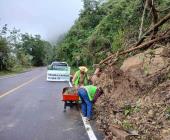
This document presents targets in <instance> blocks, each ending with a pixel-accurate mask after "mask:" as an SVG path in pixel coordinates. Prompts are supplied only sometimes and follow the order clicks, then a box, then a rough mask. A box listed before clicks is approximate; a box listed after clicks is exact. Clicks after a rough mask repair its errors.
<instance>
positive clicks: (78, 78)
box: [72, 66, 88, 87]
mask: <svg viewBox="0 0 170 140" xmlns="http://www.w3.org/2000/svg"><path fill="white" fill-rule="evenodd" d="M87 71H88V69H87V68H86V67H85V66H80V67H79V70H78V71H77V72H76V73H75V74H74V76H73V79H72V83H73V85H74V86H75V87H80V86H86V85H88V75H87Z"/></svg>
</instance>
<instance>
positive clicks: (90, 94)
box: [78, 85, 103, 121]
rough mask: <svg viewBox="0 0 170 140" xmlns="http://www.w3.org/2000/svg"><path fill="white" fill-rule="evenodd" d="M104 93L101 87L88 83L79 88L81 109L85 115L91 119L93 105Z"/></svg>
mask: <svg viewBox="0 0 170 140" xmlns="http://www.w3.org/2000/svg"><path fill="white" fill-rule="evenodd" d="M102 94H103V90H102V88H101V87H96V86H93V85H88V86H84V87H80V88H79V89H78V95H79V97H80V98H81V110H82V114H83V116H84V117H86V118H87V120H88V121H89V120H90V119H91V117H92V106H93V104H94V103H95V102H96V101H97V99H98V97H100V96H101V95H102Z"/></svg>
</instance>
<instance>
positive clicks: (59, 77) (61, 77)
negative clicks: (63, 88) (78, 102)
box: [47, 62, 70, 81]
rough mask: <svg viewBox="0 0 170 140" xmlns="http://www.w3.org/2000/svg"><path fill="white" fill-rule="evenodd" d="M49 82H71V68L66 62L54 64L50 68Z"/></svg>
mask: <svg viewBox="0 0 170 140" xmlns="http://www.w3.org/2000/svg"><path fill="white" fill-rule="evenodd" d="M47 81H70V67H69V66H68V64H67V63H66V62H52V64H51V65H49V66H48V70H47Z"/></svg>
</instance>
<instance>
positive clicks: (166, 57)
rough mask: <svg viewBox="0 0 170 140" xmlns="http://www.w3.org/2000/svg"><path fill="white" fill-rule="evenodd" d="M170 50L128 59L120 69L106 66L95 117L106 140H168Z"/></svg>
mask: <svg viewBox="0 0 170 140" xmlns="http://www.w3.org/2000/svg"><path fill="white" fill-rule="evenodd" d="M169 47H170V46H169V45H168V44H167V45H166V46H165V47H163V48H158V49H153V50H148V51H145V52H143V53H140V54H137V55H135V56H133V57H129V58H128V59H126V60H125V61H124V63H123V65H122V66H121V68H120V69H119V68H116V66H112V67H107V68H106V69H105V70H104V71H103V73H102V75H101V76H100V78H98V83H97V84H98V85H100V86H102V87H103V88H104V90H105V94H104V96H102V97H101V98H100V99H99V100H98V102H97V104H96V106H95V108H96V112H95V114H96V117H97V122H98V124H99V127H100V129H102V130H103V131H104V132H105V134H106V139H109V140H112V139H113V138H114V137H116V136H117V137H130V135H137V136H133V137H131V139H134V140H137V139H140V140H141V139H142V140H149V139H154V140H156V139H157V140H162V139H163V138H164V139H168V138H169V136H170V128H169V124H170V119H169V116H170V81H169V72H170V63H169V62H170V50H169ZM151 52H152V53H151ZM122 139H123V138H122Z"/></svg>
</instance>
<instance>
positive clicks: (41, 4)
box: [0, 0, 83, 41]
mask: <svg viewBox="0 0 170 140" xmlns="http://www.w3.org/2000/svg"><path fill="white" fill-rule="evenodd" d="M82 5H83V4H82V1H81V0H0V26H2V25H4V24H8V25H9V27H10V28H13V27H16V28H17V29H21V32H22V33H25V32H27V33H31V34H40V35H41V36H42V38H43V39H46V40H50V41H51V40H54V39H55V40H56V38H57V36H58V35H60V34H62V33H64V32H66V31H67V30H68V29H69V28H70V27H71V26H72V25H73V24H74V21H75V20H76V19H77V18H78V15H79V13H80V10H81V9H82V7H83V6H82Z"/></svg>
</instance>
